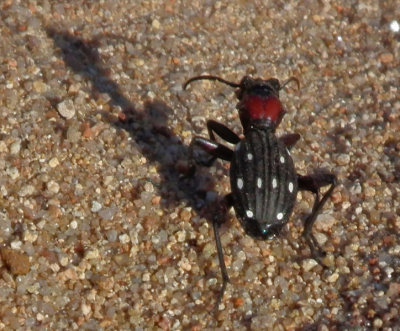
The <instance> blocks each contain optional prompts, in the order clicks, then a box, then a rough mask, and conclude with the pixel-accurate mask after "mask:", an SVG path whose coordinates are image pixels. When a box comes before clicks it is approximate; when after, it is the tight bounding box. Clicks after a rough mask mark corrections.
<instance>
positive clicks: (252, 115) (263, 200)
mask: <svg viewBox="0 0 400 331" xmlns="http://www.w3.org/2000/svg"><path fill="white" fill-rule="evenodd" d="M197 80H215V81H219V82H222V83H224V84H227V85H229V86H231V87H234V88H237V90H236V96H237V98H238V100H239V102H238V104H237V109H238V111H239V117H240V121H241V124H242V127H243V134H244V138H243V139H241V138H240V137H239V136H238V135H237V134H236V133H234V132H233V131H232V130H230V129H229V128H228V127H226V126H225V125H223V124H221V123H218V122H216V121H213V120H209V121H207V129H208V133H209V136H210V139H205V138H202V137H195V138H193V140H192V142H191V144H190V150H191V151H192V149H193V147H194V146H198V147H200V148H201V149H202V150H204V151H205V152H207V153H208V154H209V155H210V156H211V157H210V159H208V160H207V161H204V162H202V163H201V164H202V165H205V166H211V165H212V163H213V162H214V161H215V160H216V159H217V158H220V159H222V160H225V161H228V162H230V163H231V166H230V184H231V191H232V192H231V193H229V194H228V195H226V196H225V197H224V199H223V202H222V204H221V206H220V207H221V210H222V211H224V212H226V211H227V210H228V209H229V208H230V207H232V206H233V208H234V210H235V213H236V216H237V218H238V219H239V221H240V223H241V225H242V227H243V228H244V230H245V232H246V234H248V235H250V236H251V237H253V238H255V239H260V240H262V239H268V238H271V237H273V236H275V235H277V234H279V232H280V230H281V229H282V228H283V226H284V225H285V224H286V223H287V222H288V221H289V217H290V215H291V213H292V210H293V207H294V203H295V200H296V195H297V191H298V190H304V191H310V192H312V193H313V194H314V195H315V200H314V204H313V207H312V211H311V214H310V215H309V216H308V217H307V218H306V220H305V225H304V232H303V233H304V236H305V238H306V241H307V243H308V245H309V246H310V250H311V254H312V256H313V257H314V258H316V259H317V260H318V261H319V262H320V258H321V257H322V256H324V255H325V252H324V251H323V250H322V249H321V247H320V246H319V244H318V242H317V240H316V239H315V237H314V235H313V234H312V226H313V224H314V222H315V220H316V218H317V215H318V213H319V212H320V210H321V209H322V207H323V205H324V204H325V202H326V201H327V199H328V198H329V197H330V196H331V194H332V192H333V190H334V188H335V186H336V185H337V181H336V177H335V175H333V174H329V173H324V174H321V173H315V174H311V175H307V176H302V175H299V174H297V173H296V171H295V168H294V164H293V160H292V158H291V156H290V153H289V150H290V148H291V147H293V146H294V144H295V143H296V142H297V141H298V140H299V139H300V135H299V134H297V133H292V134H286V135H284V136H282V137H279V138H278V137H276V135H275V130H276V128H277V126H278V125H279V124H280V122H281V120H282V117H283V115H284V114H285V112H286V111H285V109H284V107H283V106H282V104H281V102H280V99H279V91H280V90H282V89H283V88H284V87H285V86H286V85H287V84H288V83H290V82H295V83H296V84H297V85H298V87H299V85H300V84H299V81H298V79H297V78H295V77H290V78H289V79H287V80H286V81H285V82H283V83H282V84H280V82H279V80H278V79H276V78H270V79H267V80H263V79H259V78H257V79H253V78H251V77H250V76H245V77H243V78H242V80H241V81H240V83H233V82H229V81H227V80H225V79H222V78H220V77H217V76H212V75H203V76H196V77H193V78H191V79H189V80H188V81H186V83H185V84H184V85H183V88H184V89H186V87H187V86H188V85H189V84H191V83H192V82H194V81H197ZM215 134H216V135H218V136H219V137H220V138H222V139H224V140H226V141H227V142H229V143H231V144H234V145H235V149H234V150H231V149H230V148H228V147H226V146H224V145H222V144H220V143H218V142H217V141H216V138H215ZM327 185H330V187H329V189H328V190H327V191H326V192H325V194H324V195H323V196H322V198H320V188H321V187H323V186H327ZM220 216H221V213H216V214H215V216H214V218H213V229H214V235H215V241H216V245H217V253H218V259H219V264H220V268H221V273H222V279H223V283H222V287H221V290H220V293H219V297H218V299H217V304H216V308H217V307H218V306H219V303H220V301H221V299H222V297H223V295H224V292H225V289H226V285H227V283H228V282H229V276H228V272H227V269H226V266H225V262H224V257H223V249H222V245H221V240H220V236H219V231H218V229H219V226H220V225H221V224H222V222H223V221H224V218H223V217H220Z"/></svg>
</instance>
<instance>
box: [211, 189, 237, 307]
mask: <svg viewBox="0 0 400 331" xmlns="http://www.w3.org/2000/svg"><path fill="white" fill-rule="evenodd" d="M232 205H233V198H232V193H230V194H227V195H226V196H225V197H224V199H223V200H222V201H221V202H220V205H219V206H218V210H217V212H216V213H215V215H214V217H213V229H214V236H215V242H216V245H217V253H218V260H219V266H220V269H221V274H222V286H221V289H220V291H219V294H218V297H217V302H216V304H215V307H214V311H217V310H218V307H219V304H220V303H221V301H222V298H223V296H224V293H225V290H226V286H227V285H228V283H229V282H230V280H229V275H228V271H227V270H226V265H225V260H224V251H223V248H222V244H221V238H220V236H219V227H220V226H221V224H222V223H224V222H225V220H226V215H227V212H228V210H229V208H231V207H232Z"/></svg>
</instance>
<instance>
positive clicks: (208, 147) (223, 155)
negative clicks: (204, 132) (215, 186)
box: [189, 137, 233, 167]
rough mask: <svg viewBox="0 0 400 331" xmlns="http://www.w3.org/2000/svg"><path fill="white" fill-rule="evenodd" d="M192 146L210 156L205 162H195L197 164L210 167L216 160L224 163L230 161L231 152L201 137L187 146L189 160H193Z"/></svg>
mask: <svg viewBox="0 0 400 331" xmlns="http://www.w3.org/2000/svg"><path fill="white" fill-rule="evenodd" d="M194 146H198V147H200V148H201V149H202V150H203V151H205V152H207V153H208V154H210V155H211V156H212V157H211V158H210V159H209V160H207V161H197V163H199V164H201V165H203V166H206V167H210V166H211V165H212V163H213V162H214V161H215V159H217V158H220V159H222V160H225V161H231V159H232V156H233V151H232V150H231V149H229V148H228V147H226V146H224V145H222V144H219V143H217V142H215V141H211V140H208V139H205V138H202V137H194V138H193V140H192V142H191V143H190V146H189V152H190V158H191V159H193V147H194Z"/></svg>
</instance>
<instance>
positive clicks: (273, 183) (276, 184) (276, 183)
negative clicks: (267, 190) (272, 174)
mask: <svg viewBox="0 0 400 331" xmlns="http://www.w3.org/2000/svg"><path fill="white" fill-rule="evenodd" d="M277 186H278V182H277V181H276V178H274V179H273V180H272V188H276V187H277Z"/></svg>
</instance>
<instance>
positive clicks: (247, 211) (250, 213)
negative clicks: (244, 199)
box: [246, 210, 254, 218]
mask: <svg viewBox="0 0 400 331" xmlns="http://www.w3.org/2000/svg"><path fill="white" fill-rule="evenodd" d="M246 215H247V217H249V218H252V217H253V215H254V214H253V212H252V211H251V210H246Z"/></svg>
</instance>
